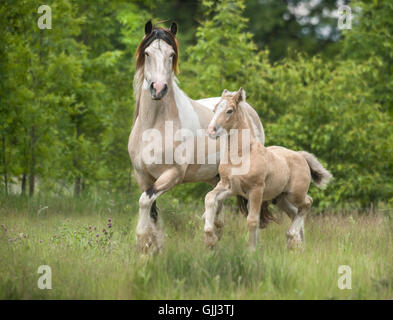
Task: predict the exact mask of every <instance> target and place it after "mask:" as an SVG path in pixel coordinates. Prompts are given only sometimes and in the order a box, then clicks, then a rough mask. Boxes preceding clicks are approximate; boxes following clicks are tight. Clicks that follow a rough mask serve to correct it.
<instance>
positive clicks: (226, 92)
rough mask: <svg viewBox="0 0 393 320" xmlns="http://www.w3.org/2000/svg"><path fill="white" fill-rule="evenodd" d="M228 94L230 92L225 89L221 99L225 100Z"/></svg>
mask: <svg viewBox="0 0 393 320" xmlns="http://www.w3.org/2000/svg"><path fill="white" fill-rule="evenodd" d="M227 94H228V90H227V89H224V91H223V92H222V93H221V98H224V97H225V96H226V95H227Z"/></svg>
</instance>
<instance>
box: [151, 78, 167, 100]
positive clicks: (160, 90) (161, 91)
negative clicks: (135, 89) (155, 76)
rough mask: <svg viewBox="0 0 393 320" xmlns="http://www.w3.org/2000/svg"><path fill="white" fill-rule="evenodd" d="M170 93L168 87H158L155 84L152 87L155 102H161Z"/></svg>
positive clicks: (165, 85)
mask: <svg viewBox="0 0 393 320" xmlns="http://www.w3.org/2000/svg"><path fill="white" fill-rule="evenodd" d="M167 92H168V85H167V84H164V85H163V86H158V85H157V84H156V83H155V82H152V83H151V85H150V94H151V98H152V99H153V100H161V99H162V98H163V97H164V96H165V95H166V94H167Z"/></svg>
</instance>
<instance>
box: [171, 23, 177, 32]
mask: <svg viewBox="0 0 393 320" xmlns="http://www.w3.org/2000/svg"><path fill="white" fill-rule="evenodd" d="M170 30H171V32H172V33H173V35H176V33H177V23H176V22H174V21H173V22H172V24H171V28H170Z"/></svg>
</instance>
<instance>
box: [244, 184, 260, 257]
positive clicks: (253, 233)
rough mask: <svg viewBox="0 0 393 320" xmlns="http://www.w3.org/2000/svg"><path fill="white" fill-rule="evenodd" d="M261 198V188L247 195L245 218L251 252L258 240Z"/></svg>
mask: <svg viewBox="0 0 393 320" xmlns="http://www.w3.org/2000/svg"><path fill="white" fill-rule="evenodd" d="M262 198H263V188H256V189H254V190H251V191H250V192H249V195H248V203H249V211H248V216H247V225H248V232H249V245H250V249H251V250H252V251H255V249H256V245H257V240H258V226H259V219H260V210H261V205H262Z"/></svg>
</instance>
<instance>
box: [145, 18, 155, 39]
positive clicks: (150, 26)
mask: <svg viewBox="0 0 393 320" xmlns="http://www.w3.org/2000/svg"><path fill="white" fill-rule="evenodd" d="M152 30H153V24H152V23H151V20H149V21H147V22H146V24H145V35H146V36H147V35H148V34H150V33H151V31H152Z"/></svg>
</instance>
